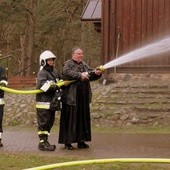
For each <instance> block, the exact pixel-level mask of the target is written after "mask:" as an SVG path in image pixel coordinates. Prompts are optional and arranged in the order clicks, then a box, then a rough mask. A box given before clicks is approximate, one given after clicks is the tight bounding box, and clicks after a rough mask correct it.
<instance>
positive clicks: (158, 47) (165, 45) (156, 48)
mask: <svg viewBox="0 0 170 170" xmlns="http://www.w3.org/2000/svg"><path fill="white" fill-rule="evenodd" d="M164 53H170V37H168V38H164V39H161V40H159V41H157V42H153V43H151V44H149V45H146V46H144V47H142V48H139V49H137V50H134V51H132V52H129V53H127V54H125V55H123V56H120V57H118V58H116V59H114V60H112V61H110V62H108V63H106V64H105V65H103V66H99V67H98V68H99V69H100V70H101V71H104V70H105V69H109V68H112V67H116V66H119V65H122V64H126V63H129V62H132V61H136V60H139V59H143V58H147V57H156V56H158V55H160V54H164Z"/></svg>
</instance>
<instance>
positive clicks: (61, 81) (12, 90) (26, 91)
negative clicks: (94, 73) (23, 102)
mask: <svg viewBox="0 0 170 170" xmlns="http://www.w3.org/2000/svg"><path fill="white" fill-rule="evenodd" d="M97 69H99V70H100V71H104V67H103V66H102V65H101V66H99V67H97ZM74 81H75V80H60V81H59V82H57V83H56V85H57V86H58V87H61V86H67V85H69V84H70V83H72V82H74ZM0 89H1V90H4V91H6V92H9V93H14V94H37V93H42V92H43V91H42V90H40V89H36V90H15V89H11V88H8V87H2V86H0Z"/></svg>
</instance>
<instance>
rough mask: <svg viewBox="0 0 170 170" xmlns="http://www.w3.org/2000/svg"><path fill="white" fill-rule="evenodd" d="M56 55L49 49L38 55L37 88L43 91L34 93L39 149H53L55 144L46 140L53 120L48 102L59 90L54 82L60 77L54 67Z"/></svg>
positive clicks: (53, 116)
mask: <svg viewBox="0 0 170 170" xmlns="http://www.w3.org/2000/svg"><path fill="white" fill-rule="evenodd" d="M55 59H56V56H55V55H54V54H53V53H52V52H51V51H44V52H43V53H42V54H41V55H40V66H41V67H40V71H39V72H38V74H37V89H41V90H43V91H44V92H43V93H39V94H36V110H37V122H38V136H39V139H40V141H39V144H38V148H39V150H43V151H54V150H55V148H56V146H55V145H51V144H50V143H49V142H48V137H49V135H50V131H51V128H52V126H53V124H54V120H55V111H54V110H51V109H50V102H51V100H52V99H53V97H54V95H55V92H56V91H58V90H59V87H58V86H57V85H56V83H57V82H58V81H59V79H60V75H59V72H58V71H57V70H56V69H55V68H54V61H55Z"/></svg>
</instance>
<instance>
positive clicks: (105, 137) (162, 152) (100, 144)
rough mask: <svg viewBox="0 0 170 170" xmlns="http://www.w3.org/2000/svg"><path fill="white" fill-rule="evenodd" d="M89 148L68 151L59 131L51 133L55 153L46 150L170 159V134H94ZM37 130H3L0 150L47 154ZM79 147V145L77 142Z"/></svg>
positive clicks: (58, 154)
mask: <svg viewBox="0 0 170 170" xmlns="http://www.w3.org/2000/svg"><path fill="white" fill-rule="evenodd" d="M92 137H93V139H92V142H89V145H90V148H89V149H74V150H72V151H70V150H65V149H64V148H63V145H60V144H58V143H57V141H58V134H54V133H53V134H52V135H51V136H50V142H51V143H54V144H56V147H57V148H56V150H55V151H54V152H45V154H49V155H57V156H78V157H82V158H84V157H85V158H88V159H89V158H92V159H98V158H102V159H104V158H170V135H167V134H165V135H159V134H111V133H107V134H105V133H93V134H92ZM37 143H38V137H37V134H36V131H23V130H22V131H13V130H4V134H3V144H4V147H3V148H0V151H1V152H4V153H6V152H12V153H18V152H21V153H22V152H24V153H37V154H44V152H42V151H39V150H38V149H37ZM74 146H75V147H76V144H74Z"/></svg>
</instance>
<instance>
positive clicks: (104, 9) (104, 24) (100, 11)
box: [81, 0, 170, 73]
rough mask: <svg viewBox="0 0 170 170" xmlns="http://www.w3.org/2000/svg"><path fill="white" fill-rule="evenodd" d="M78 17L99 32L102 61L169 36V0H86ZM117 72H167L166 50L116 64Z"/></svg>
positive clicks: (169, 61)
mask: <svg viewBox="0 0 170 170" xmlns="http://www.w3.org/2000/svg"><path fill="white" fill-rule="evenodd" d="M81 19H82V21H92V22H93V23H94V26H95V29H96V31H98V32H101V34H100V35H101V36H102V47H101V48H102V50H101V51H102V54H101V61H102V64H105V63H107V62H109V61H111V60H113V59H115V58H117V57H121V56H122V55H124V54H127V53H129V52H131V51H133V50H135V49H139V48H141V47H143V46H145V45H147V44H152V42H155V41H158V40H159V39H160V38H164V37H170V0H88V2H87V5H86V7H85V9H84V11H83V14H82V17H81ZM155 50H156V49H155ZM116 70H117V72H125V71H126V72H140V73H141V72H159V73H160V72H166V73H167V72H169V71H170V54H167V53H166V54H162V55H158V56H154V57H150V58H149V57H148V58H144V59H141V60H137V61H135V62H131V63H128V64H124V65H121V66H117V68H116Z"/></svg>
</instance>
